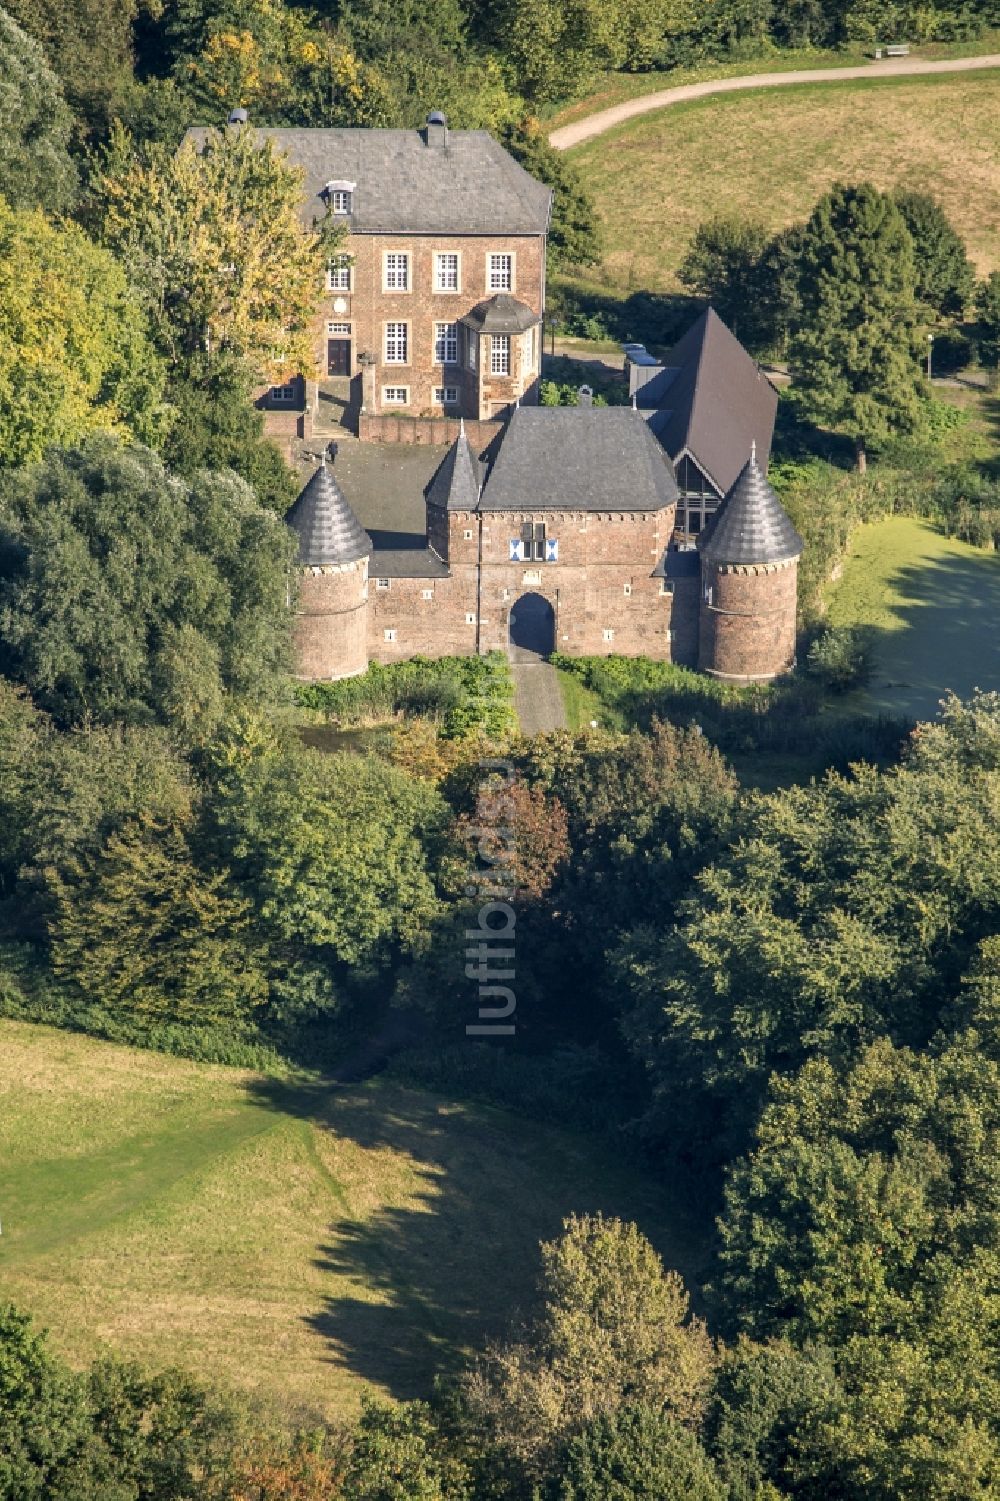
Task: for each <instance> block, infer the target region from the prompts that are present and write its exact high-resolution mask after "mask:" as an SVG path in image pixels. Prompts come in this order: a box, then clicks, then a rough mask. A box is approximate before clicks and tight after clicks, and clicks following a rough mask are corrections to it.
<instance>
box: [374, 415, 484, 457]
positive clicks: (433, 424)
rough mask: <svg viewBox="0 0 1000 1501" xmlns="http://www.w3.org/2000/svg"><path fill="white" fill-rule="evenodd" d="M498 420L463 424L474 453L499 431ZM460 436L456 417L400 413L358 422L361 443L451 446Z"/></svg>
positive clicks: (377, 416) (376, 416)
mask: <svg viewBox="0 0 1000 1501" xmlns="http://www.w3.org/2000/svg"><path fill="white" fill-rule="evenodd" d="M503 428H504V423H503V422H502V421H501V420H497V421H490V422H476V421H466V424H465V431H466V432H467V433H468V435H469V441H470V442H471V444H472V446H473V448H475V449H476V450H477V451H478V450H479V449H481V448H485V447H486V445H487V444H488V443H492V441H493V439H494V438H495V437H496V436H497V435H498V433H500V432H502V431H503ZM458 434H459V419H458V418H457V417H412V416H407V415H405V414H402V413H399V414H397V413H393V412H380V413H378V414H375V413H372V412H362V414H361V416H360V418H359V420H358V437H359V438H360V439H361V440H362V442H364V443H426V444H428V445H430V446H432V447H433V445H434V444H435V443H449V444H450V443H454V441H455V439H456V438H457V437H458Z"/></svg>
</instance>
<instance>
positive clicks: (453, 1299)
mask: <svg viewBox="0 0 1000 1501" xmlns="http://www.w3.org/2000/svg"><path fill="white" fill-rule="evenodd" d="M256 1094H257V1097H258V1098H259V1099H260V1100H261V1101H262V1102H264V1103H266V1104H268V1105H269V1106H271V1107H272V1108H273V1109H275V1110H277V1111H280V1112H282V1113H283V1114H291V1115H294V1116H298V1117H300V1118H302V1119H304V1120H306V1121H308V1122H309V1123H310V1124H311V1125H312V1126H313V1127H314V1128H316V1129H318V1130H320V1131H329V1132H331V1133H333V1134H334V1135H335V1136H336V1137H337V1138H339V1139H340V1140H342V1141H348V1142H352V1143H354V1144H355V1145H356V1146H358V1147H360V1148H362V1149H363V1150H364V1152H365V1153H366V1154H367V1160H366V1163H365V1170H368V1169H370V1172H371V1179H370V1181H369V1180H367V1179H365V1181H364V1182H362V1183H360V1184H356V1185H355V1190H354V1191H355V1193H356V1194H357V1196H358V1198H359V1199H360V1200H361V1201H362V1202H363V1201H364V1199H365V1198H368V1197H370V1198H371V1199H372V1200H373V1207H372V1209H371V1212H369V1213H354V1214H345V1215H344V1217H343V1218H341V1219H338V1220H336V1221H334V1222H333V1223H332V1224H331V1225H330V1227H329V1233H328V1236H327V1237H326V1239H325V1240H324V1242H323V1243H322V1244H321V1245H320V1246H319V1247H318V1250H317V1265H318V1266H319V1267H320V1268H321V1269H322V1270H323V1271H324V1272H327V1273H329V1274H330V1276H331V1278H336V1280H337V1283H338V1284H339V1287H338V1290H337V1292H336V1293H332V1294H331V1296H330V1297H329V1298H328V1299H327V1300H326V1302H325V1304H324V1306H323V1307H321V1308H319V1309H317V1310H316V1312H315V1313H313V1314H312V1315H311V1316H309V1318H308V1319H307V1323H308V1325H309V1326H310V1327H311V1328H312V1329H313V1330H314V1331H315V1332H316V1333H317V1334H319V1335H321V1336H322V1337H323V1339H324V1340H325V1341H326V1342H327V1346H328V1351H329V1356H328V1358H329V1360H330V1361H331V1362H333V1363H334V1364H337V1365H339V1366H343V1367H346V1368H347V1369H349V1370H350V1371H352V1372H353V1373H354V1374H355V1375H357V1376H359V1377H361V1378H362V1379H363V1380H367V1381H371V1382H375V1383H378V1384H379V1385H380V1386H382V1387H384V1388H386V1389H387V1390H388V1391H390V1392H391V1393H392V1395H393V1396H394V1397H397V1398H409V1397H414V1396H426V1395H427V1394H428V1393H429V1391H430V1389H431V1386H432V1384H433V1380H434V1377H435V1376H436V1375H437V1374H438V1373H441V1372H447V1371H452V1370H454V1369H456V1367H458V1366H460V1365H461V1364H462V1363H463V1361H464V1360H465V1359H466V1358H467V1357H468V1356H469V1355H470V1354H472V1353H473V1352H474V1351H476V1350H477V1349H480V1348H481V1347H482V1345H483V1343H484V1342H485V1341H486V1340H487V1339H489V1338H491V1337H496V1336H499V1335H501V1334H502V1333H503V1332H504V1331H505V1330H506V1329H508V1328H509V1326H510V1325H511V1322H512V1321H515V1322H516V1321H517V1319H518V1317H519V1316H521V1315H525V1314H527V1313H528V1312H530V1309H531V1307H532V1304H533V1300H534V1296H535V1292H534V1289H535V1285H536V1279H537V1275H538V1267H539V1258H538V1242H539V1241H540V1240H543V1239H551V1238H552V1237H553V1236H556V1235H558V1234H559V1231H560V1227H561V1224H562V1220H563V1218H564V1217H565V1216H566V1215H567V1214H569V1213H572V1212H574V1211H576V1212H587V1211H595V1210H597V1209H602V1210H604V1211H605V1212H606V1213H612V1214H617V1215H620V1216H622V1217H624V1218H629V1219H634V1220H636V1221H637V1222H638V1223H639V1224H640V1226H641V1227H642V1228H643V1230H644V1231H645V1232H646V1233H647V1234H648V1235H649V1236H650V1239H651V1240H653V1242H654V1244H656V1245H657V1247H658V1249H659V1250H660V1252H661V1254H662V1255H663V1256H664V1260H665V1262H666V1263H667V1265H669V1266H676V1267H678V1269H679V1270H681V1271H682V1272H684V1273H685V1274H686V1276H687V1277H688V1278H691V1277H692V1276H694V1277H697V1274H698V1272H699V1269H700V1265H701V1253H700V1252H699V1250H698V1246H699V1235H698V1233H696V1227H695V1226H694V1224H693V1217H692V1216H691V1215H690V1214H687V1215H685V1214H683V1213H682V1212H680V1211H677V1210H674V1209H673V1207H672V1206H670V1207H669V1212H668V1205H667V1203H666V1202H665V1195H664V1192H663V1189H662V1187H661V1186H660V1185H659V1184H658V1183H654V1181H653V1180H652V1179H648V1178H647V1179H643V1178H642V1177H641V1176H640V1175H639V1174H638V1173H636V1172H634V1171H631V1170H628V1169H625V1168H623V1167H622V1165H621V1163H620V1162H619V1161H617V1160H616V1159H615V1157H614V1156H613V1155H612V1154H611V1153H610V1152H609V1151H608V1149H607V1148H606V1146H604V1145H603V1144H602V1143H600V1142H598V1141H597V1140H595V1139H594V1138H590V1137H586V1136H582V1135H580V1136H577V1135H574V1134H572V1133H569V1132H564V1131H559V1130H554V1129H552V1128H549V1127H545V1126H540V1125H539V1124H537V1123H535V1122H531V1121H527V1122H519V1121H518V1119H517V1118H516V1117H514V1116H513V1115H508V1114H506V1113H504V1112H501V1111H497V1110H491V1109H489V1108H484V1107H476V1106H467V1105H458V1104H454V1103H448V1102H445V1101H442V1100H441V1099H440V1097H438V1096H434V1095H431V1094H424V1093H423V1092H422V1091H420V1090H415V1089H408V1088H404V1087H401V1086H399V1085H397V1084H395V1083H393V1082H391V1081H387V1080H380V1081H378V1082H377V1083H369V1084H368V1085H366V1086H364V1087H361V1088H358V1087H337V1086H325V1087H324V1086H307V1085H303V1086H301V1087H294V1086H289V1085H281V1084H280V1083H278V1082H276V1081H267V1080H265V1081H261V1082H260V1083H258V1084H257V1086H256ZM390 1165H391V1168H390ZM323 1170H324V1171H325V1169H323ZM387 1171H391V1174H392V1181H393V1182H394V1184H395V1185H396V1187H395V1189H394V1190H390V1191H393V1192H395V1193H396V1195H397V1197H398V1198H400V1199H401V1201H402V1202H399V1203H395V1204H386V1203H382V1204H380V1203H379V1202H378V1199H379V1194H380V1192H381V1191H382V1180H383V1179H384V1177H385V1176H386V1174H387ZM400 1173H403V1175H404V1177H405V1187H404V1188H403V1190H402V1191H400V1188H399V1183H400V1177H399V1175H400ZM703 1243H704V1239H703V1236H702V1244H703ZM345 1283H346V1285H347V1288H348V1289H349V1291H346V1292H344V1291H341V1290H340V1289H342V1288H343V1287H344V1285H345Z"/></svg>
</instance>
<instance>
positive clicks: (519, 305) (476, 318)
mask: <svg viewBox="0 0 1000 1501" xmlns="http://www.w3.org/2000/svg"><path fill="white" fill-rule="evenodd" d="M458 321H459V323H464V324H465V325H466V326H467V327H468V328H471V329H474V330H475V331H476V333H478V334H523V333H524V331H525V329H528V328H534V326H535V324H536V323H541V321H542V320H541V318H540V317H539V315H538V314H537V313H535V312H532V310H531V308H530V307H529V306H528V304H527V303H526V302H521V301H520V299H519V298H517V297H513V296H511V294H510V292H497V293H496V295H495V296H494V297H487V299H486V301H485V302H477V303H476V305H475V307H474V308H473V309H472V310H471V311H470V312H468V313H465V314H464V315H463V317H461V318H459V320H458Z"/></svg>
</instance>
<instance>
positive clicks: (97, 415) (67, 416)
mask: <svg viewBox="0 0 1000 1501" xmlns="http://www.w3.org/2000/svg"><path fill="white" fill-rule="evenodd" d="M145 326H146V325H145V318H144V315H143V313H142V310H141V308H140V306H139V304H138V302H137V300H136V298H135V297H134V296H133V295H132V293H131V292H130V290H129V287H128V284H127V282H126V279H125V276H124V275H123V273H122V270H121V268H120V266H119V265H118V264H117V262H116V261H115V259H114V257H113V256H112V255H110V254H109V253H108V252H107V251H106V250H104V249H102V248H101V247H99V246H97V245H94V244H93V243H92V242H91V241H90V240H89V239H88V238H87V236H86V235H85V234H84V233H83V231H82V230H81V229H79V228H77V226H76V225H74V224H62V225H55V224H52V223H50V222H49V220H47V219H46V218H45V217H44V215H43V214H41V213H40V212H38V211H37V210H24V211H23V212H15V211H14V210H13V209H10V208H9V207H7V205H6V204H4V203H3V202H2V201H0V467H2V466H5V465H16V464H24V463H27V462H29V461H30V460H32V459H36V458H38V457H39V456H40V455H41V454H42V452H43V451H44V449H45V448H47V447H48V446H49V444H52V443H64V444H69V443H76V442H78V441H79V440H80V439H81V438H82V437H84V436H85V435H86V434H87V433H91V432H95V431H102V430H103V431H121V432H128V431H131V432H132V433H134V434H135V435H136V436H138V437H140V438H142V439H143V440H145V441H156V440H158V438H159V435H160V434H161V433H162V430H163V427H164V425H165V409H164V407H163V400H162V393H163V381H164V372H163V367H162V363H161V361H160V359H159V358H158V356H157V355H156V353H155V351H154V350H153V348H152V346H151V344H150V342H149V340H148V339H147V336H146V332H145Z"/></svg>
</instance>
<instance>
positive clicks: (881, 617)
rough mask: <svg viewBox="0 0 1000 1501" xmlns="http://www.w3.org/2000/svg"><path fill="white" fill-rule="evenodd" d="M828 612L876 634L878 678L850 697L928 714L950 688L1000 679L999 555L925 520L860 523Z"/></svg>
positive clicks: (996, 685) (992, 685) (996, 683)
mask: <svg viewBox="0 0 1000 1501" xmlns="http://www.w3.org/2000/svg"><path fill="white" fill-rule="evenodd" d="M828 618H829V620H830V623H831V624H832V625H856V626H861V627H862V628H863V629H864V630H865V631H866V632H867V633H868V634H869V637H870V640H871V643H872V650H873V656H874V674H873V678H872V681H871V683H870V685H869V687H868V688H867V690H866V691H865V693H864V694H862V695H852V696H851V697H852V700H853V701H854V702H853V703H852V707H866V708H867V707H871V708H874V709H884V710H888V711H889V712H891V713H896V714H907V715H910V716H912V717H913V718H914V719H928V718H931V717H932V716H933V715H934V714H935V713H936V712H937V708H938V704H939V702H940V700H941V699H942V698H943V697H944V696H945V694H946V693H947V692H949V691H952V692H954V693H957V694H959V695H960V696H962V697H965V696H967V695H968V694H969V693H971V692H972V690H973V689H974V688H977V687H978V688H987V689H1000V633H998V631H997V621H998V619H1000V558H998V557H997V555H996V554H995V553H992V552H984V551H983V550H982V549H980V548H977V547H969V546H968V545H967V544H966V543H964V542H958V541H956V540H954V539H953V538H950V537H945V536H943V535H942V534H941V533H940V532H938V531H936V530H935V528H934V527H932V526H931V525H929V524H928V523H927V522H925V521H918V520H914V519H911V518H909V517H892V518H890V519H889V520H887V521H879V522H876V523H873V524H872V525H869V526H862V527H859V528H858V530H857V532H856V533H855V534H854V537H853V539H852V542H851V547H850V552H849V554H848V557H847V559H846V561H845V564H844V571H843V575H842V577H841V578H840V580H839V581H838V582H837V583H836V584H835V585H834V586H833V588H832V590H831V592H830V599H829V615H828ZM858 700H861V702H858Z"/></svg>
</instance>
